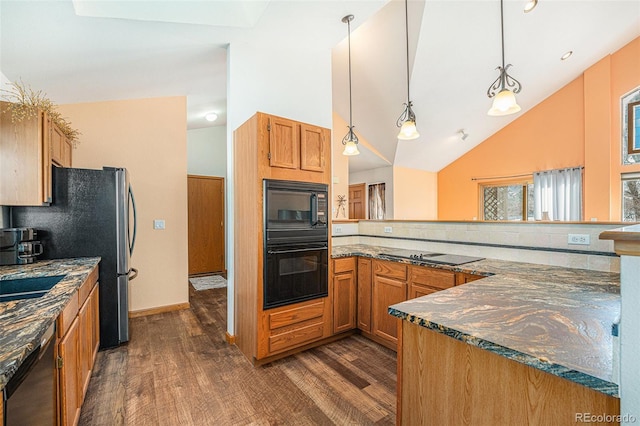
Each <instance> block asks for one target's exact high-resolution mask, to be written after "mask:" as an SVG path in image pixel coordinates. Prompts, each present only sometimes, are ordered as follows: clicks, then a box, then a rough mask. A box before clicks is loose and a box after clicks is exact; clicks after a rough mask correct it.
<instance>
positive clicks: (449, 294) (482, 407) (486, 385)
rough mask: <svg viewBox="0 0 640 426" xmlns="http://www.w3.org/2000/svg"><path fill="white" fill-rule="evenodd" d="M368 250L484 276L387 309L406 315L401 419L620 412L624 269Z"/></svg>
mask: <svg viewBox="0 0 640 426" xmlns="http://www.w3.org/2000/svg"><path fill="white" fill-rule="evenodd" d="M388 250H389V249H388V248H384V247H376V246H368V245H353V246H342V247H334V249H333V256H334V257H342V256H363V257H372V258H378V259H384V260H396V261H400V262H402V263H409V264H416V265H428V266H430V267H432V268H442V269H448V270H452V271H456V272H464V273H473V274H477V275H485V276H486V278H483V279H480V280H477V281H474V282H472V283H468V284H464V285H461V286H455V287H453V288H450V289H448V290H444V291H439V292H437V293H434V294H431V295H428V296H424V297H420V298H417V299H413V300H408V301H406V302H403V303H399V304H397V305H393V306H391V307H390V308H389V313H390V314H391V315H394V316H396V317H398V318H401V319H402V320H403V321H401V323H400V328H399V331H398V334H399V346H398V355H399V357H398V377H399V387H398V391H399V395H398V396H399V405H398V419H399V423H402V424H488V423H487V422H491V423H492V424H527V423H529V424H547V423H545V422H548V421H549V420H550V419H554V421H553V422H551V423H549V424H573V423H575V422H578V421H579V420H581V419H586V417H582V418H581V419H579V418H578V417H577V416H580V415H586V413H591V414H592V415H601V414H602V415H604V414H610V415H617V414H619V399H618V386H617V384H616V383H615V380H614V377H613V374H614V373H613V370H614V369H613V360H612V348H613V343H612V337H611V326H612V324H613V323H614V321H616V318H617V317H618V316H619V313H620V287H619V282H620V281H619V280H620V278H619V274H617V273H609V272H598V271H589V270H581V269H569V268H563V267H555V266H546V265H539V264H530V263H523V262H510V261H501V260H492V259H485V260H481V261H477V262H472V263H467V264H463V265H458V266H447V265H434V264H429V263H428V262H424V261H419V260H415V259H411V260H397V259H390V258H389V257H387V256H384V255H382V254H381V253H384V252H385V251H388Z"/></svg>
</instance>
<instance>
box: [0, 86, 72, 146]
mask: <svg viewBox="0 0 640 426" xmlns="http://www.w3.org/2000/svg"><path fill="white" fill-rule="evenodd" d="M7 85H8V86H10V88H9V89H8V90H5V89H0V98H1V99H3V100H5V101H7V102H8V105H7V108H6V109H5V112H11V121H12V122H14V123H19V122H22V121H23V120H28V119H31V118H34V117H37V115H38V111H39V110H40V111H44V112H46V113H47V114H48V115H49V117H51V121H53V122H54V123H55V124H56V126H58V128H59V129H60V131H61V132H62V133H64V135H65V136H66V137H67V139H69V141H71V143H72V144H73V146H74V147H76V146H77V144H78V137H79V136H80V135H81V133H80V132H79V131H78V130H76V129H74V128H72V127H71V123H70V122H69V121H68V120H67V119H66V118H64V117H63V116H62V115H61V114H60V113H59V112H58V111H57V110H56V108H57V106H56V104H54V103H53V102H52V101H51V100H50V99H49V98H47V95H46V94H45V93H44V92H42V90H38V91H35V90H33V89H32V88H31V87H29V86H28V85H25V84H24V83H23V82H22V80H20V81H14V82H11V83H7Z"/></svg>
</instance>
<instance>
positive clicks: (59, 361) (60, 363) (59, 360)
mask: <svg viewBox="0 0 640 426" xmlns="http://www.w3.org/2000/svg"><path fill="white" fill-rule="evenodd" d="M62 367H64V359H63V358H62V357H61V356H59V357H58V358H57V359H56V368H58V370H59V369H61V368H62Z"/></svg>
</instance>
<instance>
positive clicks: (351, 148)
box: [342, 141, 360, 155]
mask: <svg viewBox="0 0 640 426" xmlns="http://www.w3.org/2000/svg"><path fill="white" fill-rule="evenodd" d="M358 154H360V151H358V144H356V143H355V142H354V141H349V142H347V143H345V144H344V151H342V155H358Z"/></svg>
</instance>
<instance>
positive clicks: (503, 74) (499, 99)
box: [487, 0, 522, 116]
mask: <svg viewBox="0 0 640 426" xmlns="http://www.w3.org/2000/svg"><path fill="white" fill-rule="evenodd" d="M503 15H504V11H503V0H500V34H501V36H502V66H501V67H500V66H499V67H498V68H496V69H497V70H499V71H500V75H499V76H498V78H497V79H496V81H494V82H493V84H491V86H489V90H487V96H489V98H493V104H492V105H491V109H490V110H489V112H488V113H487V114H489V115H493V116H501V115H509V114H514V113H516V112H518V111H520V105H518V103H517V102H516V97H515V93H520V91H521V90H522V85H521V84H520V82H519V81H518V80H516V79H515V78H513V77H511V76H510V75H509V74H508V73H507V70H508V69H509V67H510V66H511V64H508V65H506V66H505V65H504V16H503Z"/></svg>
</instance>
